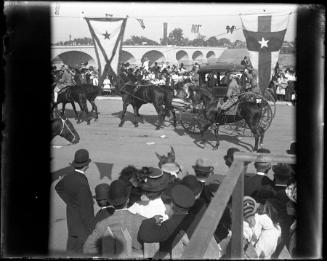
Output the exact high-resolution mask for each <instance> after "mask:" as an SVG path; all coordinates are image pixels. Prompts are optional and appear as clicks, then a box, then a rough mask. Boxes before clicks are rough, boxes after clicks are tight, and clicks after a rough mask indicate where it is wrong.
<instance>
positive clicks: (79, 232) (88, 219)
mask: <svg viewBox="0 0 327 261" xmlns="http://www.w3.org/2000/svg"><path fill="white" fill-rule="evenodd" d="M90 161H91V159H90V158H89V153H88V151H87V150H85V149H80V150H78V151H76V153H75V158H74V161H73V162H72V163H71V165H72V166H73V167H74V171H73V172H71V173H68V174H67V175H66V176H64V177H63V178H62V179H61V180H60V181H59V182H58V183H57V185H56V187H55V189H56V191H57V193H58V195H59V196H60V198H61V199H62V200H63V201H64V202H65V203H66V205H67V207H66V215H67V228H68V240H67V251H68V252H69V254H74V255H76V254H82V253H83V244H84V242H85V240H86V238H87V236H88V235H89V234H90V233H91V232H92V230H93V229H94V208H93V197H92V193H91V189H90V186H89V183H88V180H87V177H86V176H85V173H86V170H87V169H88V166H89V163H90Z"/></svg>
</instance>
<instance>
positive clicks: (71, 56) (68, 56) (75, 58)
mask: <svg viewBox="0 0 327 261" xmlns="http://www.w3.org/2000/svg"><path fill="white" fill-rule="evenodd" d="M52 61H53V62H55V63H60V62H62V63H64V64H67V65H69V66H72V67H79V66H80V65H81V63H86V62H87V63H88V66H93V67H97V64H96V62H95V60H94V59H93V57H92V56H90V55H89V54H87V53H85V52H81V51H68V52H63V53H61V54H59V55H57V56H56V57H55V58H54V59H52Z"/></svg>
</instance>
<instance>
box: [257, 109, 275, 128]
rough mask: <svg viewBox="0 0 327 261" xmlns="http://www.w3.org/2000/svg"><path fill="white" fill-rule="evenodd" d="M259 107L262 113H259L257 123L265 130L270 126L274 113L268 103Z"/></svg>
mask: <svg viewBox="0 0 327 261" xmlns="http://www.w3.org/2000/svg"><path fill="white" fill-rule="evenodd" d="M261 108H262V114H261V118H260V123H259V125H260V126H261V127H262V128H263V129H264V130H265V131H266V130H267V129H268V128H269V127H270V124H271V122H272V119H273V118H274V113H273V111H272V108H271V106H270V105H269V104H266V105H264V106H262V107H261Z"/></svg>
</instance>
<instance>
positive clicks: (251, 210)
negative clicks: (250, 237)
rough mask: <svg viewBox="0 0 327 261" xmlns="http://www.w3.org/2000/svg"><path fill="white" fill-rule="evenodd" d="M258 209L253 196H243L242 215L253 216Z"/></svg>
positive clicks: (245, 216)
mask: <svg viewBox="0 0 327 261" xmlns="http://www.w3.org/2000/svg"><path fill="white" fill-rule="evenodd" d="M257 209H258V203H257V202H256V201H255V199H254V198H252V197H250V196H245V197H244V198H243V217H244V218H248V217H250V216H253V215H254V214H255V213H256V212H257Z"/></svg>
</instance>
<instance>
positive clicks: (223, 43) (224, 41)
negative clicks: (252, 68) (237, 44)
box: [218, 38, 231, 46]
mask: <svg viewBox="0 0 327 261" xmlns="http://www.w3.org/2000/svg"><path fill="white" fill-rule="evenodd" d="M230 45H231V41H230V40H229V39H227V38H221V39H218V46H230Z"/></svg>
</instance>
